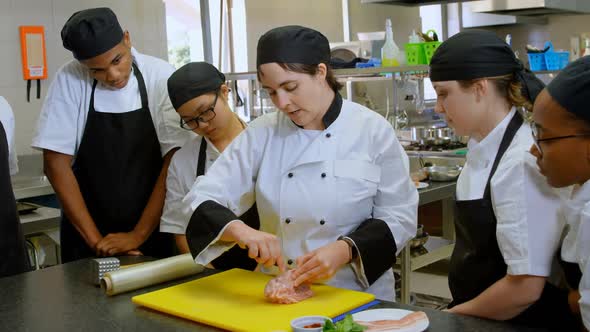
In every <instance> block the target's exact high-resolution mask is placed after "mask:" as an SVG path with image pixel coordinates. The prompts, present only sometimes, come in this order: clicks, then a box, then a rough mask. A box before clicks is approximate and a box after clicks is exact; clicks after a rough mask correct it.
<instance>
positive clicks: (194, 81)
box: [160, 62, 259, 270]
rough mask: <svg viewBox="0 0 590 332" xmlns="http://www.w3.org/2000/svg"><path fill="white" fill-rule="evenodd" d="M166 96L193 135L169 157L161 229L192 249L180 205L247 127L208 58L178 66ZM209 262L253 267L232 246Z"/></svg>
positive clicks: (254, 215)
mask: <svg viewBox="0 0 590 332" xmlns="http://www.w3.org/2000/svg"><path fill="white" fill-rule="evenodd" d="M168 94H169V95H170V100H171V101H172V105H173V106H174V108H175V109H176V111H177V112H178V114H179V115H180V118H181V120H180V126H181V127H182V128H183V129H186V130H190V131H193V132H194V133H196V134H197V136H195V137H194V138H192V139H190V140H188V141H187V142H186V143H185V144H184V146H183V147H182V148H181V149H180V150H178V152H177V153H176V154H175V155H174V157H173V158H172V161H171V163H170V167H169V168H168V177H167V179H166V200H165V204H164V212H163V214H162V219H161V222H160V231H161V232H165V233H172V234H174V236H175V239H176V245H177V248H178V251H179V252H180V253H188V252H190V250H189V247H188V244H187V240H186V236H185V232H186V228H187V225H188V222H189V219H190V215H188V216H187V215H184V214H183V213H182V209H181V208H180V204H181V202H182V199H183V198H184V196H185V195H186V194H187V193H188V192H189V190H190V188H191V187H192V185H193V183H194V182H195V180H196V178H197V177H198V176H201V175H204V174H205V173H206V172H207V170H208V169H209V167H210V166H211V165H212V164H213V162H214V161H215V160H216V159H217V157H219V155H220V154H221V152H223V150H225V148H226V147H227V146H228V145H229V144H230V143H231V142H232V141H233V140H234V138H236V137H237V136H238V135H239V134H240V133H241V132H242V131H243V130H244V128H245V127H246V124H245V123H244V122H243V121H241V120H240V119H239V118H238V116H237V115H236V114H235V113H233V112H232V110H231V109H230V107H229V104H228V94H229V88H228V87H227V85H226V84H225V76H224V75H223V74H222V73H220V72H219V71H218V70H217V69H216V68H215V67H214V66H212V65H210V64H208V63H206V62H192V63H189V64H186V65H184V66H182V67H181V68H180V69H178V70H177V71H176V72H174V74H172V76H170V78H169V79H168ZM241 218H242V220H243V221H244V222H245V223H247V224H248V225H249V226H250V227H253V228H255V229H258V227H259V221H258V212H257V210H256V206H253V207H252V208H251V209H249V210H248V211H247V212H245V213H244V214H243V215H242V216H241ZM211 265H212V266H213V267H215V268H217V269H222V270H225V269H228V268H233V267H241V268H244V269H249V270H253V269H254V268H255V267H256V262H255V261H253V260H251V259H249V258H248V254H247V251H245V250H243V249H240V248H239V247H235V248H232V249H231V250H229V251H227V252H226V253H224V254H223V255H221V256H220V257H218V258H217V259H216V260H214V261H213V262H211Z"/></svg>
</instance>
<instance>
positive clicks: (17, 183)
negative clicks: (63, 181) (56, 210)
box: [11, 175, 54, 200]
mask: <svg viewBox="0 0 590 332" xmlns="http://www.w3.org/2000/svg"><path fill="white" fill-rule="evenodd" d="M11 180H12V190H13V191H14V196H15V198H16V199H17V200H19V199H23V198H29V197H36V196H43V195H50V194H53V193H54V191H53V187H52V186H51V183H49V180H48V179H47V177H45V176H18V175H17V176H15V177H12V179H11Z"/></svg>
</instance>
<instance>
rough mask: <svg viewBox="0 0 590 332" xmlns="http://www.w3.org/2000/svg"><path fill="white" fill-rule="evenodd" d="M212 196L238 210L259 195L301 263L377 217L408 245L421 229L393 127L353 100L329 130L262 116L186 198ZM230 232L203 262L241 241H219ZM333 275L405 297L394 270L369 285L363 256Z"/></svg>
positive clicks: (263, 211) (267, 227)
mask: <svg viewBox="0 0 590 332" xmlns="http://www.w3.org/2000/svg"><path fill="white" fill-rule="evenodd" d="M208 200H212V201H215V202H217V203H219V204H221V205H222V206H225V207H227V208H229V209H230V210H231V211H233V213H235V214H236V215H238V216H239V215H241V214H242V213H244V212H245V211H247V210H248V209H249V208H250V207H251V206H252V205H253V204H254V201H256V204H257V206H258V212H259V215H260V223H261V225H260V230H261V231H264V232H268V233H271V234H275V235H277V236H278V237H279V239H280V241H281V242H282V250H283V254H284V256H285V257H286V259H291V260H292V261H293V262H294V261H295V259H296V258H297V257H300V256H301V255H303V254H306V253H308V252H310V251H312V250H315V249H317V248H319V247H322V246H325V245H327V244H329V243H332V242H334V241H336V240H337V239H338V237H339V236H342V235H347V234H349V233H351V232H352V231H354V230H355V229H356V228H357V227H358V226H359V225H360V224H361V223H362V222H363V221H365V220H366V219H368V218H371V217H373V218H376V219H380V220H383V221H385V223H386V224H387V226H388V227H389V229H390V230H391V233H392V234H393V236H394V238H395V242H396V245H397V251H398V252H399V251H400V250H401V249H402V248H403V247H404V246H405V244H406V243H407V241H408V240H410V239H411V238H412V237H414V236H415V234H416V215H417V205H418V192H417V190H416V188H415V186H414V184H413V182H412V181H411V180H410V177H409V163H408V157H407V155H406V153H405V152H404V150H403V149H402V147H401V145H400V144H399V142H398V140H397V138H396V135H395V132H394V130H393V128H392V127H391V125H390V124H389V123H388V122H387V121H386V120H385V119H384V118H383V117H381V116H380V115H378V114H377V113H375V112H373V111H371V110H369V109H368V108H366V107H364V106H361V105H359V104H356V103H352V102H349V101H346V100H344V101H343V103H342V108H341V111H340V114H339V115H338V117H337V118H336V120H335V121H334V122H333V123H332V124H331V125H330V126H329V127H328V128H327V129H325V130H323V131H314V130H305V129H301V128H299V127H297V126H296V125H295V124H294V123H293V122H292V121H291V120H290V119H289V118H288V117H287V116H286V115H285V114H283V113H282V112H276V113H270V114H266V115H264V116H263V117H260V118H258V119H256V120H255V121H253V122H252V123H251V124H250V127H248V128H247V129H246V130H245V131H244V132H243V133H242V134H241V135H240V136H239V137H238V138H236V139H235V140H234V141H233V142H232V144H231V145H230V146H229V147H228V148H226V150H225V151H224V152H223V153H222V155H221V156H220V158H219V159H218V160H217V161H216V162H215V164H214V165H213V166H212V167H211V169H210V170H209V171H208V172H207V173H206V174H205V176H201V177H199V178H198V179H197V181H196V182H195V184H194V185H193V187H192V189H191V190H190V192H189V193H188V195H187V196H186V197H185V199H184V200H183V202H184V203H185V204H186V205H185V206H186V208H187V209H188V211H187V214H188V215H192V213H193V212H194V211H195V209H196V208H197V207H199V205H200V204H201V203H203V202H205V201H208ZM287 219H290V222H289V223H287V222H286V220H287ZM227 225H229V224H227ZM227 225H226V226H225V227H227ZM222 233H223V230H222V231H221V232H220V233H219V234H218V236H217V237H216V238H215V239H214V240H213V241H212V242H211V243H210V244H209V246H208V247H207V248H206V249H205V250H203V251H201V253H199V254H198V255H197V257H196V258H195V261H196V262H197V263H199V264H202V265H205V264H208V263H209V262H211V261H212V260H213V259H215V258H217V257H219V256H220V255H221V254H222V253H223V252H224V251H226V250H228V249H229V248H231V246H232V245H233V244H229V245H228V244H226V243H222V242H218V240H219V237H220V235H221V234H222ZM385 250H386V249H385ZM371 258H375V259H378V257H371ZM263 271H264V272H267V273H276V272H277V271H276V268H273V269H270V270H267V269H263ZM327 283H328V284H330V285H333V286H336V287H342V288H348V289H354V290H362V291H366V292H369V293H373V294H375V295H376V296H377V297H378V298H381V299H387V300H394V299H395V291H394V277H393V272H392V270H391V269H389V270H388V271H386V272H385V273H384V274H383V275H381V277H379V278H378V279H377V280H376V281H375V282H374V283H373V284H372V285H369V284H368V282H367V280H366V276H365V274H364V268H363V260H361V261H360V264H356V265H355V264H352V265H350V266H346V267H344V268H342V269H340V270H339V271H338V272H337V273H336V275H335V276H334V277H333V278H332V279H330V280H329V281H327Z"/></svg>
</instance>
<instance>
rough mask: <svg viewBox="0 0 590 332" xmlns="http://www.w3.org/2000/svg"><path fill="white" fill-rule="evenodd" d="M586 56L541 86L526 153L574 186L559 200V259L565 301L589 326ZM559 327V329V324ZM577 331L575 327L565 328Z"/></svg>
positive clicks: (550, 175)
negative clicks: (563, 228)
mask: <svg viewBox="0 0 590 332" xmlns="http://www.w3.org/2000/svg"><path fill="white" fill-rule="evenodd" d="M589 98H590V57H587V56H586V57H583V58H581V59H579V60H577V61H575V62H573V63H571V64H570V65H568V66H567V67H566V68H565V69H564V70H563V71H562V72H561V73H559V75H557V77H555V78H554V79H553V80H552V81H551V83H549V85H548V86H547V89H545V90H543V91H542V92H541V94H540V95H539V98H537V100H536V101H535V106H534V109H533V119H534V126H533V129H534V131H533V134H534V136H535V140H536V141H535V144H534V145H533V146H532V148H531V153H533V154H534V155H535V156H536V157H537V163H538V164H539V167H540V169H541V172H542V173H543V175H545V176H546V177H547V181H548V182H549V184H550V185H551V186H553V187H556V188H568V187H569V186H572V185H573V186H574V189H573V192H572V193H571V195H570V196H565V197H564V198H565V199H564V201H563V202H562V210H561V212H562V213H563V217H564V219H565V222H566V225H567V226H566V227H567V228H566V231H565V232H564V233H565V237H564V238H563V243H562V246H561V265H562V266H563V270H564V272H565V277H566V281H567V283H568V286H569V287H570V289H571V291H570V296H569V305H570V309H571V311H572V313H574V314H575V315H576V317H579V316H580V313H581V318H582V320H583V324H584V326H585V328H586V329H590V266H589V265H588V259H589V258H590V183H589V181H588V180H590V158H589V155H588V151H590V150H589V147H590V110H589V109H588V99H589ZM563 330H564V331H565V329H563ZM576 330H577V331H580V330H581V327H578V328H577V329H573V328H572V329H571V331H576Z"/></svg>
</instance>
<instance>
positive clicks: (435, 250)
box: [410, 236, 455, 271]
mask: <svg viewBox="0 0 590 332" xmlns="http://www.w3.org/2000/svg"><path fill="white" fill-rule="evenodd" d="M454 248H455V242H454V241H451V240H447V239H443V238H442V237H437V236H431V237H430V238H428V242H426V244H425V245H424V248H423V249H424V250H425V251H426V252H427V253H425V254H421V255H417V256H416V257H412V258H411V259H410V262H411V263H410V265H411V267H410V268H411V270H412V271H416V270H418V269H421V268H423V267H425V266H427V265H430V264H432V263H434V262H438V261H440V260H442V259H445V258H448V257H450V256H451V254H452V253H453V249H454ZM414 250H415V249H413V250H412V253H411V256H412V255H413V252H414ZM418 250H419V249H418Z"/></svg>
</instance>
